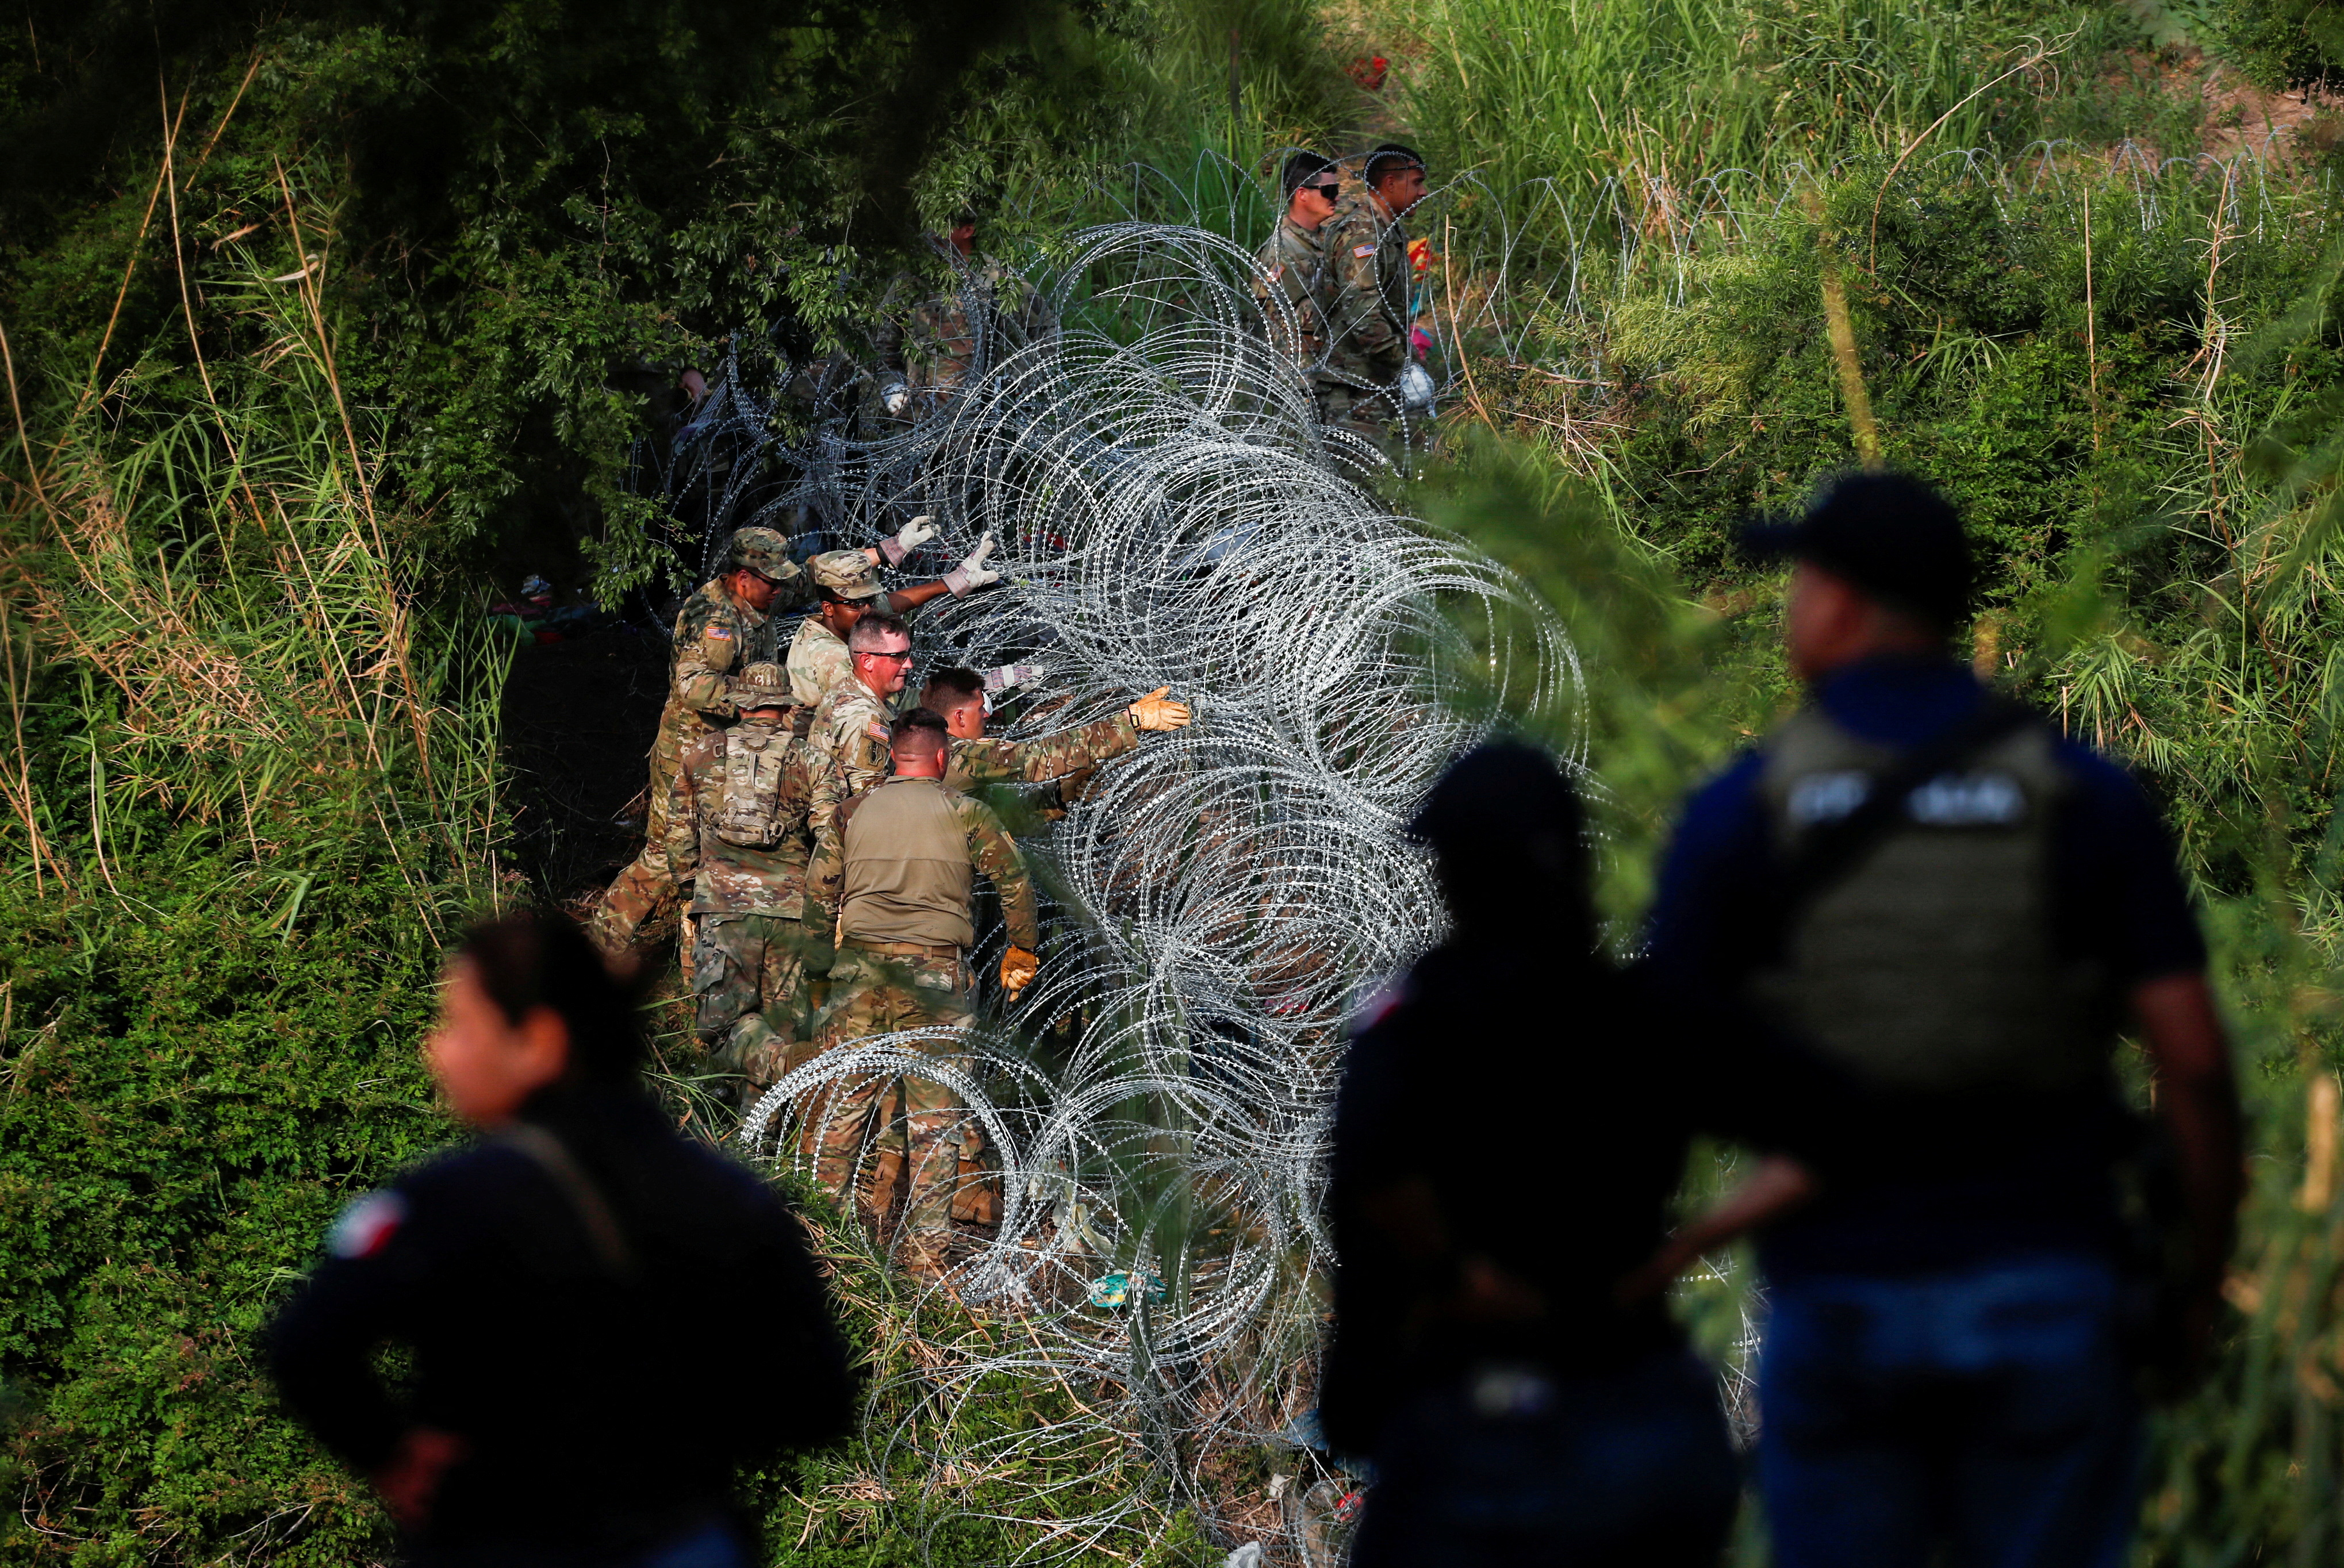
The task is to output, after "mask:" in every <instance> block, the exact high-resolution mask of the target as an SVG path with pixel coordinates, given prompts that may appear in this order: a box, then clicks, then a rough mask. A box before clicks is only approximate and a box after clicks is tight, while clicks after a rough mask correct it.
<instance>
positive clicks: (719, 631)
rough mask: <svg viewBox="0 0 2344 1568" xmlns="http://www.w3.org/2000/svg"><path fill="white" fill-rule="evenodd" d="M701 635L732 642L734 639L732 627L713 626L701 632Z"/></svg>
mask: <svg viewBox="0 0 2344 1568" xmlns="http://www.w3.org/2000/svg"><path fill="white" fill-rule="evenodd" d="M701 635H702V637H712V638H715V639H716V640H717V641H719V642H731V641H732V628H730V627H722V626H712V627H710V628H708V629H707V630H706V631H704V632H702V633H701Z"/></svg>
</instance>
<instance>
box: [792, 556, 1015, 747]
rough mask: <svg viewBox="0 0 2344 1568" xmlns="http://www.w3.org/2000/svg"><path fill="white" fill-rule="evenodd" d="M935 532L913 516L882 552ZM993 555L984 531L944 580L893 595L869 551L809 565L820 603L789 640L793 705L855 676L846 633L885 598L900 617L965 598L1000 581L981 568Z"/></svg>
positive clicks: (898, 558) (820, 559)
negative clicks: (941, 598)
mask: <svg viewBox="0 0 2344 1568" xmlns="http://www.w3.org/2000/svg"><path fill="white" fill-rule="evenodd" d="M935 531H936V530H935V527H934V525H933V524H932V523H931V522H930V520H929V519H928V518H913V519H912V520H911V521H910V522H908V523H905V524H904V528H903V531H902V532H900V533H898V534H897V535H896V536H895V537H894V538H893V539H890V540H888V541H886V543H885V544H883V545H882V546H881V547H880V548H881V550H882V551H883V552H885V551H887V550H888V548H889V547H890V546H900V545H902V544H903V542H904V541H905V540H910V541H911V543H912V544H913V545H917V544H920V543H922V542H924V541H925V540H927V539H931V538H935ZM906 553H907V549H906V548H897V549H894V551H893V552H892V553H889V554H887V556H886V558H887V559H888V560H889V561H890V562H895V561H901V560H902V559H903V558H904V555H905V554H906ZM992 554H993V535H992V534H991V533H990V532H988V533H986V534H985V537H984V538H981V539H979V540H978V541H977V544H976V548H975V550H974V551H972V552H970V554H969V556H968V558H966V559H965V560H964V561H962V562H961V563H960V565H958V566H956V567H955V568H953V569H952V570H950V571H948V572H946V573H945V575H944V576H943V577H941V578H937V579H936V580H935V581H934V582H925V583H917V584H914V586H912V587H910V588H897V589H895V590H894V592H892V593H890V592H888V591H887V590H886V589H884V588H881V587H880V586H879V577H878V573H877V572H876V570H875V569H874V568H875V567H876V565H877V563H876V562H875V561H874V560H872V559H871V558H870V555H871V552H869V551H867V550H831V551H829V552H827V553H826V554H823V555H819V556H816V557H814V558H813V559H812V560H810V561H808V562H807V563H806V571H807V575H808V576H810V577H812V578H813V586H814V591H815V593H816V594H817V595H818V596H819V597H820V598H821V601H822V602H821V604H820V605H819V606H817V607H816V608H815V610H814V613H813V614H812V615H810V616H808V617H806V618H804V619H803V620H802V621H800V622H799V623H798V629H797V633H796V635H795V636H793V638H791V639H790V652H789V669H790V690H791V691H792V693H793V695H794V696H795V698H796V699H797V701H798V702H800V703H802V704H803V705H804V706H805V707H807V708H812V707H813V705H814V704H815V703H817V702H820V701H821V700H822V699H823V697H825V696H827V695H828V694H829V692H830V691H831V689H832V688H834V687H836V686H839V685H841V684H843V683H844V682H846V681H848V680H850V679H852V678H853V677H854V664H853V661H852V660H851V659H850V658H848V657H847V653H846V634H847V633H849V632H850V631H853V630H854V623H855V622H856V621H858V620H860V619H862V618H863V613H864V611H865V610H867V609H869V608H871V607H872V606H873V605H874V604H877V603H879V602H880V601H881V600H882V599H884V601H885V603H884V606H882V608H885V609H888V610H891V611H892V612H894V614H896V615H899V616H900V615H904V614H908V613H909V612H910V611H912V610H914V609H916V608H919V607H920V606H921V605H924V604H925V603H927V602H928V601H929V600H930V599H932V598H935V597H937V596H938V595H939V594H946V593H948V594H951V595H952V596H953V597H954V598H964V597H965V596H966V595H968V594H969V593H971V592H972V591H974V590H975V589H977V588H983V587H985V585H986V584H987V583H992V582H998V581H999V580H1000V578H1001V574H1000V573H999V572H997V571H995V570H994V569H993V568H990V567H988V566H986V565H985V558H987V557H988V556H990V555H992Z"/></svg>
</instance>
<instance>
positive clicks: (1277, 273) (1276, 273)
mask: <svg viewBox="0 0 2344 1568" xmlns="http://www.w3.org/2000/svg"><path fill="white" fill-rule="evenodd" d="M1284 276H1286V263H1284V262H1282V261H1281V262H1279V263H1278V265H1277V266H1273V267H1271V268H1270V269H1269V280H1270V282H1272V283H1276V282H1277V281H1278V279H1279V278H1281V277H1284Z"/></svg>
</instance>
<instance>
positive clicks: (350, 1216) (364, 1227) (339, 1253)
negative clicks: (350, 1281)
mask: <svg viewBox="0 0 2344 1568" xmlns="http://www.w3.org/2000/svg"><path fill="white" fill-rule="evenodd" d="M406 1222H407V1200H406V1199H404V1198H402V1197H400V1196H399V1194H398V1193H396V1192H390V1191H383V1192H369V1193H368V1194H367V1195H366V1196H365V1197H363V1198H360V1199H359V1200H358V1201H356V1202H354V1203H352V1204H351V1205H350V1206H349V1208H347V1209H344V1210H343V1211H342V1217H341V1218H340V1219H338V1220H337V1221H334V1228H333V1229H332V1230H331V1231H327V1232H326V1251H328V1252H331V1253H332V1254H333V1255H334V1256H335V1257H337V1258H371V1257H373V1256H374V1255H375V1254H376V1253H377V1252H379V1251H382V1250H383V1249H384V1248H385V1247H387V1246H389V1244H390V1239H391V1238H392V1237H393V1236H395V1235H397V1234H399V1227H400V1226H401V1225H403V1224H405V1223H406Z"/></svg>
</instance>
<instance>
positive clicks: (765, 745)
mask: <svg viewBox="0 0 2344 1568" xmlns="http://www.w3.org/2000/svg"><path fill="white" fill-rule="evenodd" d="M721 733H722V736H723V740H722V746H723V754H722V758H721V759H719V761H718V763H717V772H718V777H719V779H720V780H721V785H720V788H719V789H718V793H717V801H716V811H715V814H714V816H713V817H712V819H711V820H710V822H709V826H710V828H711V829H713V830H714V832H715V834H716V836H717V837H718V838H720V839H723V840H724V841H725V842H726V843H728V844H738V845H740V846H741V847H742V848H743V849H772V848H773V846H774V845H776V844H778V843H780V842H781V841H782V840H783V839H786V838H787V837H789V835H790V833H791V832H792V831H793V829H795V828H796V827H797V823H796V822H795V821H794V820H792V821H783V819H782V813H781V810H780V809H779V802H780V800H781V794H782V778H783V774H785V773H786V772H788V770H789V764H790V755H791V750H792V748H793V745H794V744H795V743H794V742H793V740H792V739H790V734H789V731H787V730H786V729H777V728H775V727H774V726H773V725H770V724H738V725H735V726H733V727H732V729H726V730H723V731H722V732H721Z"/></svg>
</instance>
